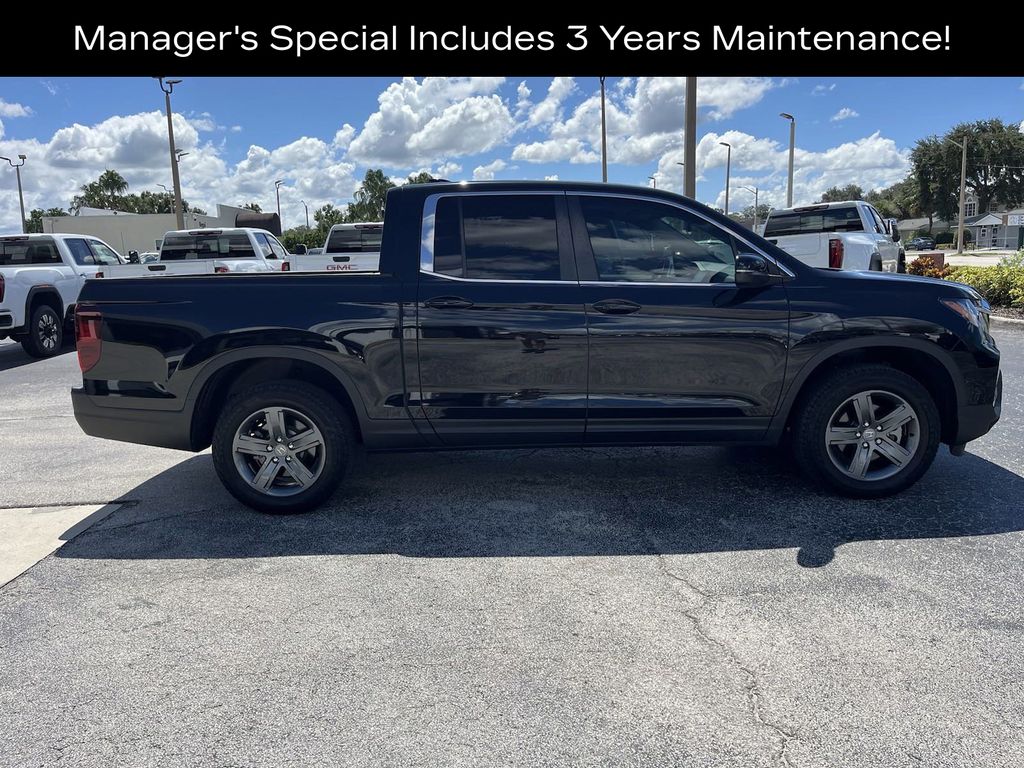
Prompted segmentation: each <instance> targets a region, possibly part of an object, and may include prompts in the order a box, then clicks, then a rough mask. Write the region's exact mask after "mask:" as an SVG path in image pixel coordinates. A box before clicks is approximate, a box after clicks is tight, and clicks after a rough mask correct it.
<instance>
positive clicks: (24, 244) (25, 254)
mask: <svg viewBox="0 0 1024 768" xmlns="http://www.w3.org/2000/svg"><path fill="white" fill-rule="evenodd" d="M60 263H61V258H60V252H59V251H58V250H57V246H56V244H55V243H54V242H53V240H51V239H50V238H37V239H33V240H0V266H3V267H28V266H35V265H42V264H60Z"/></svg>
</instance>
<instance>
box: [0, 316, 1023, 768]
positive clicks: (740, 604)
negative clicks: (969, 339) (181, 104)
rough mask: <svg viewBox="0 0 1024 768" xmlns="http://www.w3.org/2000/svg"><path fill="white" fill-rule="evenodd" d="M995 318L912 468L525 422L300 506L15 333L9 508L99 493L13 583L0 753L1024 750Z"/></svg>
mask: <svg viewBox="0 0 1024 768" xmlns="http://www.w3.org/2000/svg"><path fill="white" fill-rule="evenodd" d="M997 339H998V341H999V344H1000V347H1001V348H1002V350H1003V359H1004V372H1005V374H1004V375H1005V401H1004V410H1003V419H1002V421H1001V422H1000V424H999V425H998V426H997V427H996V429H995V430H994V431H993V432H992V433H991V434H990V435H988V436H986V437H985V438H984V439H983V440H979V441H977V442H976V443H972V444H971V445H970V446H969V452H968V455H966V456H964V457H962V458H959V459H955V458H953V457H951V456H949V454H948V453H947V452H946V451H945V449H943V450H942V451H941V453H940V456H939V459H938V460H937V461H936V463H935V465H934V467H933V468H932V470H931V471H930V472H929V474H928V475H927V476H926V477H925V479H924V480H923V481H922V482H921V483H919V484H918V485H917V486H916V487H915V488H913V489H911V490H910V491H908V492H906V493H904V494H903V495H901V496H899V497H896V498H891V499H886V500H883V501H876V502H857V501H850V500H843V499H837V498H833V497H829V496H825V495H822V494H819V493H817V492H814V491H811V490H809V489H808V488H807V486H805V485H804V483H803V482H802V481H801V480H800V478H799V477H798V476H797V475H796V474H795V473H794V472H793V471H792V470H791V468H790V467H789V466H788V463H787V461H786V458H785V456H784V455H783V454H781V453H780V452H776V451H763V450H724V449H704V448H701V449H696V448H694V449H670V448H663V449H629V450H620V451H600V450H586V451H584V450H577V451H553V450H551V451H548V450H545V451H534V452H530V451H509V452H499V453H489V454H484V453H467V454H445V455H397V456H379V457H368V458H364V459H362V460H361V463H360V466H359V467H358V469H357V470H356V471H355V473H354V475H353V477H352V480H351V482H350V483H349V485H348V487H347V489H346V490H345V491H343V492H342V493H340V494H339V495H338V496H336V497H335V499H334V501H333V503H332V504H331V505H330V506H329V508H325V509H322V510H320V511H318V512H316V513H312V514H307V515H302V516H296V517H280V518H278V517H268V516H262V515H258V514H255V513H252V512H249V511H247V510H245V509H244V508H242V507H240V506H239V505H238V504H237V503H235V502H234V501H233V500H232V499H231V498H230V497H229V496H228V495H227V494H226V492H225V491H223V490H222V488H221V486H220V484H219V483H218V482H217V480H216V478H215V476H214V473H213V469H212V466H211V462H210V458H209V455H208V454H201V455H188V454H181V453H176V452H172V451H166V450H162V449H157V448H144V447H138V446H132V445H127V444H119V443H113V442H107V441H101V440H94V439H91V438H88V437H85V436H84V435H83V434H81V432H80V431H79V430H78V427H77V425H76V424H75V422H74V419H73V417H72V416H71V412H70V404H69V399H68V395H67V393H68V390H69V388H70V387H71V386H72V385H74V384H75V383H76V382H77V381H78V380H79V374H78V369H77V364H76V361H75V356H74V353H73V352H70V353H69V354H64V355H62V356H60V357H57V358H54V359H51V360H47V361H42V362H35V361H30V360H29V359H28V358H27V357H25V356H24V355H23V354H22V352H21V350H20V348H19V347H17V346H15V345H13V344H11V343H9V342H2V343H0V403H2V408H0V466H2V467H3V468H4V475H3V477H4V479H3V480H2V481H0V507H3V508H4V509H0V524H2V523H3V522H4V516H7V520H6V522H7V524H8V526H9V528H8V530H10V527H11V526H12V525H13V524H14V521H16V519H17V520H30V521H33V522H34V523H38V524H39V525H40V526H42V527H45V526H47V525H49V526H50V527H51V528H53V529H54V531H56V533H55V534H54V535H55V536H57V537H59V535H60V534H62V533H64V532H63V531H62V530H59V529H61V528H62V526H63V525H64V523H63V522H62V519H59V516H60V515H62V514H65V515H72V516H74V515H75V514H78V513H75V512H74V511H72V512H68V509H69V508H71V507H74V508H75V509H79V508H81V510H84V512H82V513H81V515H79V516H84V517H85V522H84V523H79V524H76V525H74V526H72V527H73V528H74V530H73V531H72V532H71V533H70V534H66V533H65V534H64V538H71V536H72V535H73V534H75V533H77V534H78V535H77V537H75V538H73V539H72V540H70V541H68V542H67V543H66V544H65V545H64V546H63V547H62V548H61V549H59V550H57V551H56V552H55V553H54V554H53V555H50V556H48V557H45V558H44V559H43V560H41V561H40V562H39V563H38V564H36V565H35V566H34V567H32V568H31V569H29V570H27V571H25V572H24V573H23V574H21V575H20V576H18V577H17V578H14V579H13V580H12V581H10V582H9V583H7V584H6V586H3V587H0V723H3V726H2V727H0V765H4V766H7V765H9V766H36V765H50V764H54V763H56V762H57V761H60V763H61V764H62V765H65V764H66V765H84V766H100V765H104V766H105V765H185V766H188V765H196V766H199V765H202V766H210V765H222V766H241V765H246V766H256V765H260V766H284V765H312V764H318V765H350V766H370V765H394V766H409V765H446V766H454V765H513V764H514V765H559V766H561V765H566V764H576V765H597V764H602V765H658V766H661V765H686V766H744V767H748V766H801V767H804V766H822V767H823V766H885V767H886V768H891V767H892V766H922V765H928V766H958V767H960V766H968V765H969V766H1011V765H1013V766H1016V765H1020V763H1021V759H1022V758H1021V756H1022V755H1024V731H1022V730H1021V722H1022V721H1024V653H1022V650H1024V618H1022V616H1021V606H1022V604H1024V502H1022V499H1024V459H1022V451H1021V448H1022V445H1024V326H1010V325H999V326H997ZM15 516H18V517H17V518H16V517H15ZM47 516H53V522H47V520H48V519H49V518H48V517H47ZM90 523H92V525H91V527H88V526H89V524H90ZM18 525H20V523H18ZM80 531H84V532H80Z"/></svg>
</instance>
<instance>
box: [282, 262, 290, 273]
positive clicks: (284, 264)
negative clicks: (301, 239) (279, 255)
mask: <svg viewBox="0 0 1024 768" xmlns="http://www.w3.org/2000/svg"><path fill="white" fill-rule="evenodd" d="M281 271H282V272H291V271H292V265H291V262H290V261H285V262H282V264H281Z"/></svg>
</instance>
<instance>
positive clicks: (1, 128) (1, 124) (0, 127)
mask: <svg viewBox="0 0 1024 768" xmlns="http://www.w3.org/2000/svg"><path fill="white" fill-rule="evenodd" d="M3 137H4V121H3V120H0V139H2V138H3Z"/></svg>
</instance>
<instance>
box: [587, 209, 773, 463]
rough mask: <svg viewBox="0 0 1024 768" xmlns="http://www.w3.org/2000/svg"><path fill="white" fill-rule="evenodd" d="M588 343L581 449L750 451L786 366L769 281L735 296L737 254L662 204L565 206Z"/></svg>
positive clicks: (694, 216) (705, 223)
mask: <svg viewBox="0 0 1024 768" xmlns="http://www.w3.org/2000/svg"><path fill="white" fill-rule="evenodd" d="M569 210H570V213H571V216H572V223H573V230H572V231H573V243H574V245H575V247H576V254H577V264H578V269H579V274H580V279H581V286H582V291H583V300H584V302H585V305H586V312H587V325H588V329H589V334H590V354H589V366H588V372H589V399H588V416H587V430H586V441H587V442H590V443H639V444H649V443H657V442H680V443H686V442H698V443H699V442H718V441H729V440H756V439H758V438H759V437H760V436H761V435H762V434H763V433H764V431H765V430H766V429H767V426H768V422H769V419H770V417H771V415H772V414H773V413H774V412H775V407H776V405H777V403H778V399H779V395H780V392H781V385H782V382H783V379H784V374H785V367H786V350H787V344H788V338H789V303H788V300H787V298H786V289H785V285H784V283H783V279H782V277H781V275H782V270H781V268H778V267H777V265H773V269H776V270H777V271H778V274H779V275H780V278H779V280H778V281H777V282H776V283H774V284H772V285H769V286H765V287H761V288H756V289H752V288H743V289H739V288H737V287H736V283H735V259H736V257H737V256H738V255H739V254H741V253H756V249H754V248H753V246H751V245H750V244H749V243H747V242H745V241H743V240H742V239H740V238H738V237H736V236H734V235H733V234H732V233H730V232H729V231H728V230H726V229H724V228H722V227H720V226H719V225H718V224H716V223H715V222H713V221H710V220H708V219H706V218H704V217H703V216H701V215H700V214H698V213H696V212H694V211H692V210H689V209H687V208H685V207H683V206H681V205H676V204H674V203H669V202H667V201H662V200H653V199H643V198H639V197H638V198H628V197H619V196H609V195H602V194H599V193H595V194H580V195H578V196H577V195H570V197H569Z"/></svg>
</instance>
